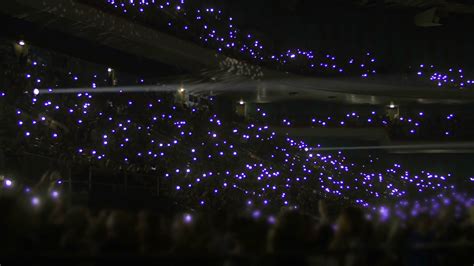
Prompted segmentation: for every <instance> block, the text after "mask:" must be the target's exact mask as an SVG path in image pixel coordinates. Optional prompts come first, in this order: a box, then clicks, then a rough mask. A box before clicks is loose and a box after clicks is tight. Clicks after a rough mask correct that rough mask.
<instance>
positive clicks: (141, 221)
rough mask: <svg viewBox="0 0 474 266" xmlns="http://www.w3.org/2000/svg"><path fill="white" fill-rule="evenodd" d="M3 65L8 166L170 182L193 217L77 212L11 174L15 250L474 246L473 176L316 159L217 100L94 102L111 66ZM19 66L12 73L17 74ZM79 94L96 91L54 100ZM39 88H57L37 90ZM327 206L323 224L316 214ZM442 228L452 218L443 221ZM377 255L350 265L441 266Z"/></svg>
mask: <svg viewBox="0 0 474 266" xmlns="http://www.w3.org/2000/svg"><path fill="white" fill-rule="evenodd" d="M4 56H5V57H6V59H5V60H4V61H3V60H2V62H10V64H8V66H5V67H4V68H3V69H2V70H3V72H2V82H4V83H5V88H8V90H7V91H5V92H4V93H5V95H4V96H2V97H0V105H1V108H2V109H3V110H5V113H4V115H3V116H2V117H1V118H2V125H5V126H4V127H3V130H4V131H5V132H3V133H2V137H3V138H4V139H5V140H8V141H4V146H2V147H3V149H2V150H4V151H5V154H6V157H10V156H12V155H13V154H17V153H22V152H30V153H36V154H40V155H42V156H48V157H53V158H63V160H64V161H68V162H71V163H75V164H80V163H84V164H92V165H96V166H98V167H102V168H104V169H109V170H112V169H119V170H123V171H129V172H134V173H146V174H149V175H153V176H158V177H160V178H162V179H164V180H166V181H167V182H169V183H171V184H172V191H171V193H170V195H169V196H170V197H171V198H172V199H173V200H174V201H176V202H179V204H180V205H182V206H184V208H186V209H187V210H189V211H188V212H187V213H178V214H161V213H158V214H157V213H155V212H150V211H143V212H129V211H123V210H103V209H99V210H94V209H88V208H84V207H74V206H69V205H67V204H65V202H64V201H63V200H62V198H61V196H62V195H63V194H65V191H58V190H57V189H56V188H48V189H43V188H41V187H44V186H36V187H38V188H36V187H35V186H33V185H32V183H33V184H34V182H35V180H33V181H31V180H27V179H26V178H24V177H22V176H21V171H17V173H18V176H16V177H5V176H3V177H2V182H3V187H2V198H1V205H2V210H4V216H3V217H4V219H2V223H4V224H2V225H1V226H0V227H1V230H3V232H2V238H3V237H5V239H6V240H8V241H2V244H7V245H6V246H5V247H4V248H3V247H2V250H3V251H4V252H5V253H11V252H15V251H26V250H37V251H45V252H46V251H57V250H60V251H64V252H67V251H69V252H71V253H73V254H103V253H107V252H112V253H114V252H115V253H122V252H125V253H127V252H129V253H132V254H162V253H164V254H166V253H169V252H171V253H173V252H174V254H187V253H189V254H207V253H212V254H221V255H222V254H223V255H233V254H235V255H238V256H252V255H262V254H265V253H266V252H269V253H274V254H283V253H290V254H291V253H299V252H302V253H304V254H306V255H311V254H312V253H313V252H316V253H317V251H327V250H340V249H348V248H349V249H354V248H355V249H357V248H379V246H380V245H381V244H384V245H385V244H387V245H389V246H393V247H404V246H406V245H407V244H408V243H410V244H416V243H421V244H425V243H435V241H437V240H439V241H441V240H443V241H448V240H449V241H458V240H459V241H460V240H463V241H464V240H466V241H472V235H470V234H472V232H471V231H472V221H471V222H467V220H466V219H467V217H468V215H469V213H468V210H469V207H471V206H472V203H473V201H472V195H470V194H469V193H468V192H469V191H467V192H466V191H463V189H462V188H463V184H467V187H469V186H472V185H471V184H472V181H473V180H472V178H471V179H465V178H464V179H462V178H460V179H459V180H456V182H454V177H453V176H451V174H449V173H447V174H442V173H432V172H431V171H429V170H424V171H420V172H412V171H410V169H407V168H404V167H402V166H401V165H400V164H398V163H389V162H385V161H382V160H379V158H372V157H369V158H367V160H360V159H354V158H348V157H346V156H345V155H344V154H343V153H341V152H336V153H318V152H312V151H311V149H310V148H311V147H310V146H309V145H308V144H306V143H305V142H304V141H300V140H293V139H291V138H288V137H286V136H284V135H278V134H276V133H275V132H273V130H272V128H271V127H270V126H268V125H267V124H266V123H265V119H266V118H267V117H268V116H269V114H267V113H265V112H264V110H258V112H257V113H258V116H259V119H257V120H256V121H255V122H249V121H242V120H240V121H233V119H232V117H224V116H221V115H219V113H218V110H215V108H214V105H213V102H214V101H217V100H216V99H214V98H213V97H210V98H209V99H208V100H209V103H208V104H207V105H206V106H204V105H199V106H194V107H187V106H186V105H185V104H183V103H182V102H179V101H176V99H177V98H178V99H179V97H177V98H175V95H174V93H148V94H146V95H143V94H138V93H120V92H117V93H116V94H113V95H111V94H94V93H93V89H94V88H97V87H98V86H101V85H102V84H107V83H110V80H109V79H110V71H108V69H107V68H106V67H103V68H99V69H101V70H98V72H97V73H86V74H84V73H83V72H80V71H77V72H76V71H68V70H66V71H64V69H63V70H62V72H60V71H59V72H54V71H50V69H54V66H53V65H51V64H50V62H47V60H45V59H44V57H42V56H39V55H38V54H34V53H32V54H31V55H29V56H28V57H27V58H26V60H25V61H24V62H20V64H19V63H18V62H17V61H15V57H12V56H11V55H8V53H6V54H4ZM8 60H10V61H8ZM71 60H72V59H71ZM15 62H16V63H15ZM15 67H16V68H17V71H16V72H12V71H9V70H8V69H13V68H15ZM89 67H90V68H89ZM89 67H87V66H85V67H84V68H85V69H93V67H92V66H89ZM5 69H7V70H8V71H6V70H5ZM136 80H137V81H140V82H141V80H140V79H139V78H137V79H136ZM81 85H82V86H88V87H91V88H92V91H90V92H75V93H71V94H57V93H54V92H55V89H56V88H58V87H63V86H64V87H74V86H77V87H80V86H81ZM38 88H47V90H46V91H43V92H42V93H38V92H39V91H36V93H35V89H38ZM2 93H3V92H2ZM176 93H177V94H179V93H183V91H181V90H178V91H177V92H176ZM425 115H428V114H425ZM7 159H8V158H7ZM7 161H8V160H7ZM13 167H14V165H13V164H6V167H5V169H2V170H4V171H5V173H1V174H2V175H6V174H9V172H10V173H11V172H15V171H13V170H18V169H12V168H13ZM47 179H48V180H50V182H52V183H53V184H54V185H56V184H60V183H63V182H64V181H65V180H64V173H59V174H57V175H55V176H53V177H52V176H48V177H47ZM28 182H29V183H28ZM144 182H146V181H144ZM48 187H50V186H48ZM11 193H13V194H14V196H11ZM322 199H324V200H325V201H327V202H330V206H332V209H331V210H326V209H327V208H326V206H325V203H324V202H325V201H322ZM318 207H319V209H320V210H321V214H316V213H315V211H314V210H316V209H318ZM359 208H362V209H359ZM326 212H330V213H333V215H332V217H329V216H330V215H328V214H327V213H326ZM471 212H472V211H471ZM334 213H339V214H334ZM443 215H445V216H443ZM470 215H472V213H471V214H470ZM336 216H337V217H339V218H337V219H336V218H335V217H336ZM435 217H444V218H443V219H447V220H446V221H443V223H441V222H440V223H438V222H435V221H437V220H436V219H437V218H435ZM367 219H370V220H371V222H369V221H368V220H367ZM461 221H462V222H461ZM12 225H13V226H12ZM387 226H388V228H391V229H393V230H392V231H391V230H388V229H387ZM389 232H391V234H390V235H389V234H388V233H389ZM469 232H471V233H469ZM448 238H449V239H448ZM408 246H411V245H408ZM379 255H380V258H379V257H374V256H372V255H371V256H369V255H364V253H357V254H355V255H353V256H349V257H347V258H346V259H347V260H349V261H350V262H349V263H351V264H350V265H354V264H357V265H366V264H367V263H364V261H369V260H370V261H379V259H380V260H385V259H390V260H389V261H383V263H397V262H400V261H401V260H404V259H407V260H406V263H408V264H409V263H413V262H415V263H418V264H420V263H425V264H426V263H429V262H432V260H435V261H437V262H442V261H443V260H444V259H445V258H444V257H442V256H441V257H440V258H438V257H434V258H431V257H429V256H426V255H425V256H422V255H420V254H417V255H416V256H415V255H413V254H411V255H413V257H411V256H410V254H406V253H405V255H404V256H403V257H400V256H396V255H393V257H390V256H389V254H384V255H383V256H382V255H381V254H379ZM417 259H419V260H422V261H417Z"/></svg>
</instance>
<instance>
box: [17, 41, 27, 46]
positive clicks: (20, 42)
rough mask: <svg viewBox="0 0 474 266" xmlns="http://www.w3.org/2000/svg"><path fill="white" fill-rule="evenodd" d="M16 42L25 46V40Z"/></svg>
mask: <svg viewBox="0 0 474 266" xmlns="http://www.w3.org/2000/svg"><path fill="white" fill-rule="evenodd" d="M18 44H19V45H20V46H25V44H26V43H25V41H23V40H21V41H19V42H18Z"/></svg>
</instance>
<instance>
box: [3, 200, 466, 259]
mask: <svg viewBox="0 0 474 266" xmlns="http://www.w3.org/2000/svg"><path fill="white" fill-rule="evenodd" d="M0 206H1V208H2V219H1V220H0V231H1V235H2V242H1V244H0V245H1V249H0V250H1V252H0V255H1V256H2V257H3V258H8V256H14V255H19V254H22V255H25V254H29V256H32V258H35V257H34V256H35V255H41V254H42V255H43V256H44V255H49V256H50V257H48V256H46V257H43V260H45V258H46V259H50V260H52V259H54V258H55V256H59V257H61V256H63V257H64V256H70V257H68V258H69V259H71V260H72V261H74V262H76V263H77V262H80V261H81V258H85V257H88V256H97V257H100V258H108V257H107V256H114V255H115V256H117V255H120V256H121V257H124V256H131V257H132V258H135V259H138V258H140V257H141V256H146V257H150V259H151V258H153V260H154V261H155V262H159V259H160V258H169V257H172V258H175V259H176V260H177V261H179V260H180V259H184V258H190V259H193V260H194V261H197V260H198V259H201V260H204V261H207V262H206V263H209V264H216V265H222V263H224V262H227V263H230V262H231V263H233V264H237V265H240V264H242V265H249V264H250V265H262V264H263V265H275V264H276V265H288V264H294V263H297V264H299V265H319V264H321V263H322V264H324V265H452V264H451V263H452V262H453V261H456V262H457V263H460V264H463V263H471V261H470V260H471V259H472V256H471V255H470V252H471V250H472V248H473V246H472V243H473V241H474V238H473V237H474V222H473V221H474V210H473V209H471V212H470V216H466V217H464V218H463V219H464V220H462V219H461V220H458V219H456V218H455V217H454V216H453V212H452V210H450V209H449V208H446V209H445V210H444V211H443V212H441V213H440V215H439V216H437V217H435V218H433V217H428V216H425V215H422V216H419V217H417V218H416V219H410V220H408V221H404V222H401V221H399V220H389V221H383V220H377V219H376V220H372V221H368V220H367V219H366V218H365V214H364V211H363V210H361V209H359V208H356V207H343V208H340V207H336V210H334V209H332V208H333V207H332V206H331V204H328V203H327V202H325V201H320V202H319V211H315V212H314V213H311V214H308V213H302V212H299V211H297V210H291V209H288V208H286V209H285V208H284V209H282V210H281V211H280V212H279V214H278V215H277V216H276V217H274V218H273V219H264V218H262V217H257V216H254V217H248V216H242V215H240V214H238V213H236V212H233V211H231V210H228V211H217V212H202V211H198V212H192V211H191V212H186V213H177V212H174V213H160V212H156V211H149V210H141V211H129V210H120V209H90V208H87V207H82V206H69V205H67V204H66V203H65V202H64V200H62V199H61V198H60V197H58V198H50V199H47V200H44V201H42V202H41V203H38V204H34V203H33V202H30V201H29V200H26V198H25V197H24V196H23V195H12V194H10V193H2V194H1V196H0ZM109 258H113V257H109ZM142 259H143V258H142ZM39 262H41V261H39ZM43 262H44V261H43ZM37 263H38V262H37Z"/></svg>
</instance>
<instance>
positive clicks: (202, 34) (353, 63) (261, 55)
mask: <svg viewBox="0 0 474 266" xmlns="http://www.w3.org/2000/svg"><path fill="white" fill-rule="evenodd" d="M104 1H106V3H107V4H109V6H111V7H113V8H115V9H117V10H120V11H121V12H122V13H124V14H127V13H132V14H133V15H134V16H135V15H139V16H140V15H141V16H147V18H149V15H151V16H154V15H156V17H157V18H158V19H157V21H160V20H163V19H162V18H163V17H166V18H168V20H166V21H164V20H163V21H162V22H161V23H162V24H163V26H165V27H167V28H169V29H172V30H173V31H180V32H184V33H187V34H188V35H189V36H190V37H195V36H196V35H197V36H198V38H199V40H200V41H201V42H202V43H204V44H205V45H207V46H210V47H214V48H215V49H217V51H218V52H227V53H228V54H229V55H232V56H233V55H235V54H236V53H237V54H240V57H241V58H243V59H245V58H247V59H250V60H251V61H253V62H256V63H264V64H268V65H275V64H279V65H282V66H288V67H290V68H292V69H294V68H297V69H300V70H302V71H303V72H308V73H328V74H340V75H346V74H352V75H354V74H355V75H358V76H360V77H361V78H368V77H369V76H373V75H376V74H377V62H378V61H377V59H376V58H375V57H374V55H372V54H371V53H370V52H361V53H360V54H358V55H353V56H351V57H344V58H342V57H338V56H336V55H333V54H328V53H322V52H316V51H312V50H307V49H300V48H292V49H285V50H283V51H277V50H271V49H270V48H269V46H270V45H268V46H267V45H265V44H264V41H262V40H259V39H258V38H257V37H255V34H253V33H252V32H245V31H243V30H240V29H239V28H238V25H237V22H236V19H234V18H233V17H232V16H228V15H226V14H225V13H224V12H223V11H222V10H220V9H219V8H215V7H201V8H196V7H193V6H192V5H191V4H188V2H186V3H185V1H184V0H104ZM170 13H171V14H172V15H170ZM414 73H416V75H414V77H417V78H420V79H421V80H423V81H426V82H430V84H432V85H436V86H439V87H442V86H449V87H455V88H461V89H463V88H468V87H473V86H474V79H472V80H471V79H469V78H467V77H465V76H464V72H463V70H462V69H454V68H449V69H447V70H446V71H445V72H443V71H441V70H438V69H437V68H435V66H434V65H425V64H420V65H418V67H417V68H416V69H415V71H414Z"/></svg>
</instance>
